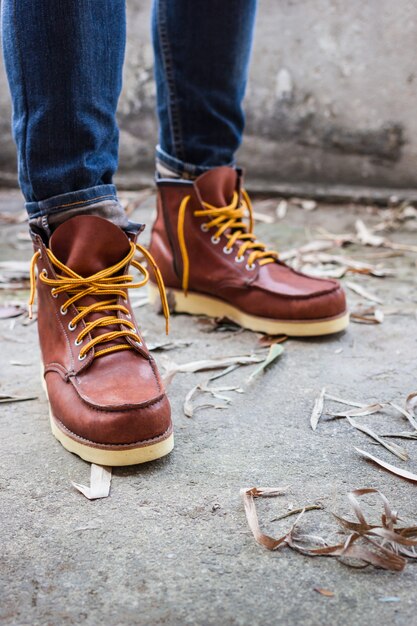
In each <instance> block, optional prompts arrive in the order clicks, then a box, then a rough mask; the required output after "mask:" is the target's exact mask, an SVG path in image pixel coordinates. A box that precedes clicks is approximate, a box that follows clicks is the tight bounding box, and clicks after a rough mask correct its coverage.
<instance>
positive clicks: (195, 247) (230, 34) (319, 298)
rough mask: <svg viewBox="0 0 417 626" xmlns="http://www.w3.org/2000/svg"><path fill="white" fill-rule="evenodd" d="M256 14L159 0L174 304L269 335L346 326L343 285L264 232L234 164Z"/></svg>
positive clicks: (155, 237)
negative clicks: (312, 271) (298, 268)
mask: <svg viewBox="0 0 417 626" xmlns="http://www.w3.org/2000/svg"><path fill="white" fill-rule="evenodd" d="M255 11H256V1H255V0H227V1H225V0H211V1H210V2H207V1H206V0H155V4H154V12H153V36H154V47H155V66H156V71H155V74H156V81H157V93H158V113H159V120H160V145H159V147H158V148H157V167H156V169H157V185H158V211H157V219H156V222H155V224H154V227H153V230H152V239H151V246H150V250H151V253H152V254H153V256H154V257H155V258H156V260H157V262H158V264H159V266H160V268H161V271H162V274H163V276H164V279H165V282H166V284H167V285H168V286H169V288H170V290H171V291H172V295H173V296H174V297H173V302H174V305H173V308H174V310H176V311H179V312H186V313H193V314H197V315H201V314H206V315H212V316H214V317H223V316H224V315H226V316H227V317H229V318H231V319H233V320H234V321H236V322H237V323H239V324H241V325H242V326H244V327H246V328H249V329H251V330H255V331H261V332H266V333H270V334H287V335H322V334H328V333H333V332H338V331H340V330H342V329H343V328H345V327H346V325H347V323H348V315H347V312H346V301H345V296H344V293H343V290H342V289H341V287H340V285H339V284H338V283H337V282H336V281H332V280H321V279H318V278H312V277H310V276H304V275H302V274H300V273H297V272H294V271H293V270H292V269H291V268H289V267H287V266H286V265H285V264H284V263H282V262H281V261H280V260H279V257H278V254H277V252H275V251H274V250H270V249H267V247H266V245H265V244H263V243H261V242H260V241H259V240H258V239H257V238H256V236H255V234H254V233H253V231H252V227H253V219H252V210H251V205H250V200H249V197H248V195H247V194H246V193H245V192H244V191H243V190H242V173H241V172H240V170H238V169H236V168H235V167H234V159H235V152H236V150H237V148H238V147H239V145H240V142H241V138H242V132H243V125H244V117H243V112H242V99H243V96H244V92H245V86H246V80H247V73H248V64H249V57H250V50H251V44H252V32H253V24H254V18H255ZM196 177H197V178H196ZM175 178H177V180H175ZM185 179H194V180H192V181H191V180H185ZM248 214H249V217H250V219H249V224H248V221H247V220H246V219H245V217H247V216H248ZM151 293H152V291H151Z"/></svg>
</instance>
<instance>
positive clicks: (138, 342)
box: [135, 341, 143, 348]
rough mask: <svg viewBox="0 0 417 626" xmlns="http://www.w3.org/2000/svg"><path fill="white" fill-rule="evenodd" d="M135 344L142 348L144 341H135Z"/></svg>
mask: <svg viewBox="0 0 417 626" xmlns="http://www.w3.org/2000/svg"><path fill="white" fill-rule="evenodd" d="M135 344H136V345H137V346H139V348H140V347H141V346H143V343H142V341H135Z"/></svg>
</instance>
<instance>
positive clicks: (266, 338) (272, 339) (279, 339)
mask: <svg viewBox="0 0 417 626" xmlns="http://www.w3.org/2000/svg"><path fill="white" fill-rule="evenodd" d="M287 339H288V337H287V335H260V337H259V340H258V345H259V347H260V348H269V347H270V346H272V344H274V343H284V341H287Z"/></svg>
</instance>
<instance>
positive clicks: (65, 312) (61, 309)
mask: <svg viewBox="0 0 417 626" xmlns="http://www.w3.org/2000/svg"><path fill="white" fill-rule="evenodd" d="M59 310H60V312H61V315H66V314H67V313H68V309H64V305H62V307H61V308H60V309H59Z"/></svg>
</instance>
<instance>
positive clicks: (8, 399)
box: [0, 394, 38, 404]
mask: <svg viewBox="0 0 417 626" xmlns="http://www.w3.org/2000/svg"><path fill="white" fill-rule="evenodd" d="M37 399H38V396H8V395H4V394H1V395H0V404H11V403H13V402H27V401H28V400H37Z"/></svg>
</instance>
